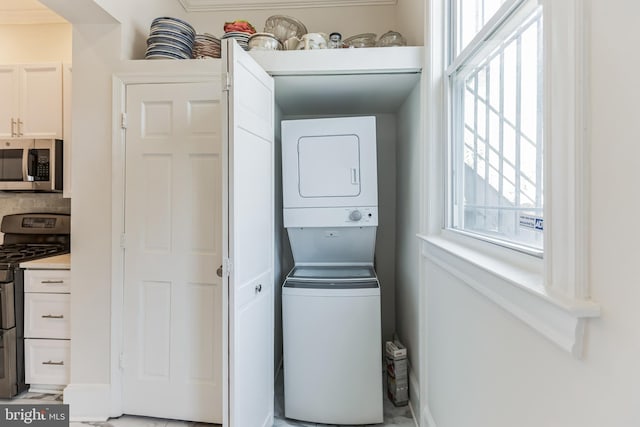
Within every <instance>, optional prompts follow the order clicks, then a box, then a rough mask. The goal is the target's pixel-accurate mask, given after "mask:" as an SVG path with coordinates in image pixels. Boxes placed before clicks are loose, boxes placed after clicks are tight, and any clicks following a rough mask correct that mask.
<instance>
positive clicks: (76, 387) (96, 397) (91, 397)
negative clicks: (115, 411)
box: [63, 384, 112, 422]
mask: <svg viewBox="0 0 640 427" xmlns="http://www.w3.org/2000/svg"><path fill="white" fill-rule="evenodd" d="M63 399H64V403H66V404H68V405H69V418H70V420H71V421H80V422H82V421H106V420H108V419H109V417H110V416H111V415H112V414H111V386H110V385H109V384H69V385H68V386H67V387H66V388H65V389H64V394H63Z"/></svg>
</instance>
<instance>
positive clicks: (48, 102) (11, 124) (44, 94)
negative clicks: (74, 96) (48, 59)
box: [0, 64, 62, 139]
mask: <svg viewBox="0 0 640 427" xmlns="http://www.w3.org/2000/svg"><path fill="white" fill-rule="evenodd" d="M0 92H1V93H3V94H10V96H7V97H6V98H5V99H4V102H3V103H2V104H3V105H2V106H0V138H58V139H62V66H61V65H60V64H23V65H6V66H0Z"/></svg>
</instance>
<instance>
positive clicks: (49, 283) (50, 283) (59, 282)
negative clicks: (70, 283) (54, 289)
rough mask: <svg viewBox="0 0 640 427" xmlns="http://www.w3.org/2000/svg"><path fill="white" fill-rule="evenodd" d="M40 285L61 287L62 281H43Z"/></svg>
mask: <svg viewBox="0 0 640 427" xmlns="http://www.w3.org/2000/svg"><path fill="white" fill-rule="evenodd" d="M40 283H42V284H43V285H62V284H63V283H64V280H43V281H41V282H40Z"/></svg>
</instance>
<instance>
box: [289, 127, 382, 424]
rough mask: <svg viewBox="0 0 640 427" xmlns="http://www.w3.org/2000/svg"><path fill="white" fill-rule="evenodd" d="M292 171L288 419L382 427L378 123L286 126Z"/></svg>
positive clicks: (290, 184)
mask: <svg viewBox="0 0 640 427" xmlns="http://www.w3.org/2000/svg"><path fill="white" fill-rule="evenodd" d="M282 169H283V208H284V209H283V211H284V212H283V214H284V226H285V227H286V229H287V233H288V235H289V241H290V243H291V250H292V252H293V257H294V261H295V266H294V268H293V269H292V270H291V272H290V273H289V275H288V276H287V279H286V280H285V282H284V285H283V288H282V314H283V320H282V322H283V341H284V343H283V344H284V398H285V416H286V417H287V418H294V419H298V420H304V421H311V422H317V423H326V424H375V423H381V422H382V421H383V415H382V354H381V330H380V328H381V321H380V286H379V283H378V279H377V277H376V273H375V270H374V265H373V264H374V251H375V242H376V228H377V225H378V186H377V166H376V131H375V117H345V118H330V119H311V120H289V121H283V122H282Z"/></svg>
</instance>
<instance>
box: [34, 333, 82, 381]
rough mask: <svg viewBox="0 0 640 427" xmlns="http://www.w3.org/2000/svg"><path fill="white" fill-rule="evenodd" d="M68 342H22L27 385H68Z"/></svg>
mask: <svg viewBox="0 0 640 427" xmlns="http://www.w3.org/2000/svg"><path fill="white" fill-rule="evenodd" d="M70 343H71V341H69V340H40V339H26V340H24V351H25V353H24V359H25V380H26V383H27V384H68V383H69V359H70V353H71V351H70V349H71V345H70Z"/></svg>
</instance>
